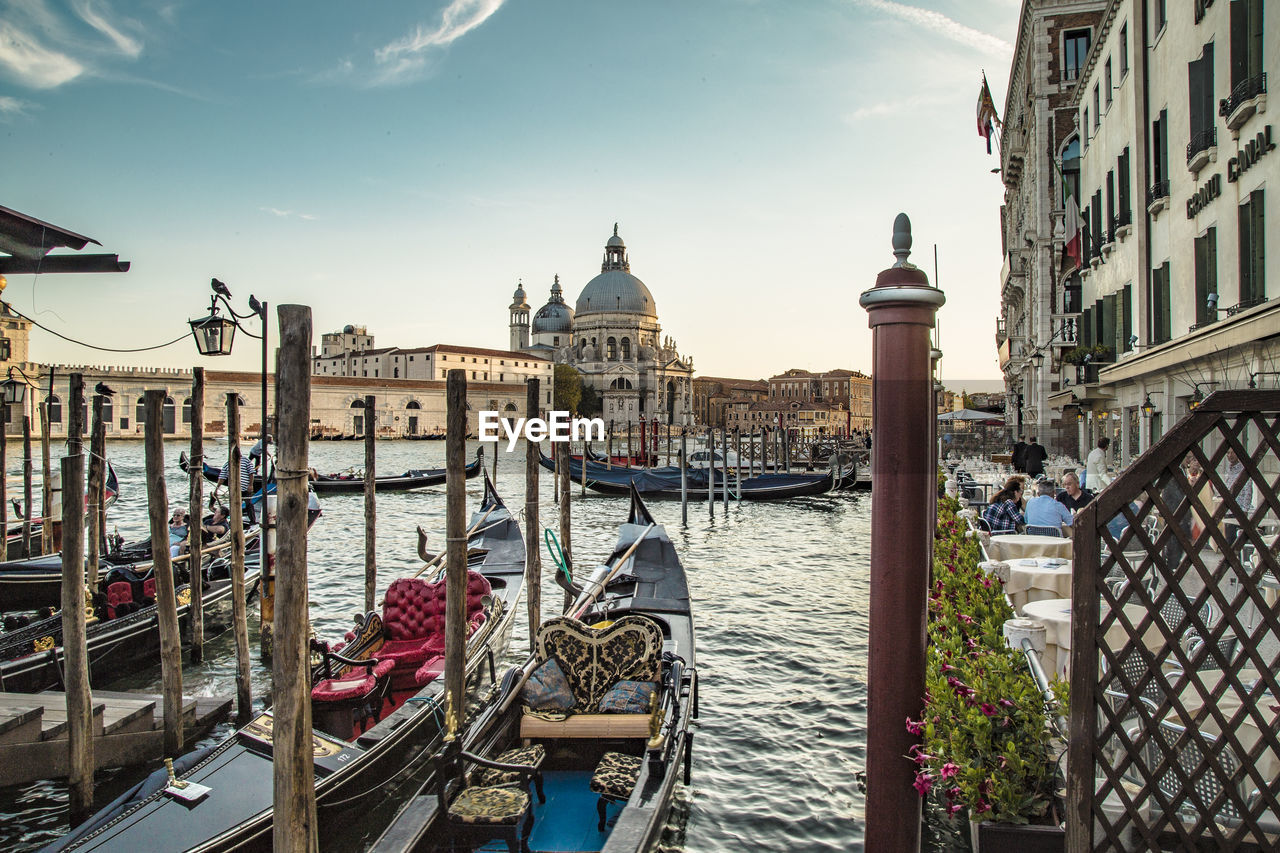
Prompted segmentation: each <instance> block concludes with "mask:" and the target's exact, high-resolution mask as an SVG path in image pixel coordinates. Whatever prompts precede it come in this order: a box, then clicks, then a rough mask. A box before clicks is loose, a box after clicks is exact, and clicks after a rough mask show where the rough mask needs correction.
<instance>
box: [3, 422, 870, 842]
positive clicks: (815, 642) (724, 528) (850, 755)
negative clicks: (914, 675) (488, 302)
mask: <svg viewBox="0 0 1280 853" xmlns="http://www.w3.org/2000/svg"><path fill="white" fill-rule="evenodd" d="M477 447H479V444H478V443H475V442H469V443H468V450H469V453H470V454H471V455H472V456H474V453H475V450H476V448H477ZM501 447H505V444H504V445H502V446H501ZM181 449H182V447H181V444H180V443H179V442H170V443H168V444H167V445H166V459H167V466H166V471H167V472H168V475H169V476H168V487H169V495H170V499H171V502H174V503H179V502H180V503H182V504H183V505H185V504H186V501H187V489H188V486H187V481H186V479H185V476H184V475H183V474H182V473H181V471H180V470H179V469H178V464H177V460H178V452H179V450H181ZM8 450H9V457H8V459H9V475H10V476H9V495H10V497H12V496H14V495H15V494H18V493H20V489H21V460H20V459H15V456H20V454H21V446H20V444H18V443H13V442H11V443H10V444H9V449H8ZM492 451H493V445H486V446H485V452H486V467H488V468H490V469H491V466H492V460H493V456H492ZM107 453H108V457H109V458H110V459H111V461H112V463H113V464H114V466H115V469H116V472H117V474H118V475H119V478H120V485H121V496H120V499H119V501H118V502H117V503H116V505H115V506H114V507H113V508H112V509H111V510H110V511H109V516H108V529H112V528H118V529H119V532H120V533H121V534H122V535H123V536H125V537H126V539H127V540H132V539H135V538H138V537H140V536H145V535H146V525H147V516H146V495H145V491H144V490H145V483H144V478H143V452H142V443H141V442H140V441H115V442H111V443H110V444H109V445H108V448H107ZM499 454H500V456H499V461H498V480H497V485H498V491H499V493H500V494H501V495H502V496H503V498H504V499H505V500H506V502H507V504H508V506H509V507H511V508H512V510H513V511H521V510H522V509H523V507H524V477H525V474H524V470H525V465H524V455H523V451H522V448H517V449H516V450H515V451H514V452H512V453H510V454H508V453H505V452H502V450H501V449H499ZM207 455H208V458H209V460H210V461H211V462H212V463H214V464H218V465H220V464H221V463H222V462H223V461H225V455H226V443H225V441H222V440H215V441H213V442H210V443H209V444H208V445H207ZM310 458H311V464H312V465H313V466H314V467H316V468H317V469H318V470H319V471H321V472H325V473H327V472H335V471H341V470H344V469H347V468H360V467H362V466H363V459H364V449H363V444H362V443H359V442H317V443H314V444H312V445H311V451H310ZM443 465H444V443H443V442H434V441H416V442H408V441H385V442H379V444H378V461H377V469H378V473H379V474H382V475H389V474H398V473H400V472H402V471H405V470H407V469H410V468H434V467H443ZM38 467H39V462H38V461H37V469H38ZM55 470H56V462H55ZM541 474H542V476H541V485H540V490H539V491H540V498H539V499H540V501H541V503H540V507H541V509H540V520H541V522H542V524H543V525H544V526H548V527H551V528H553V529H555V530H558V524H557V514H556V509H555V506H554V505H553V504H552V502H551V501H552V482H551V477H550V472H547V471H545V470H543V471H542V472H541ZM36 476H37V478H38V477H39V471H38V470H37V474H36ZM481 482H482V481H481V480H480V479H479V478H477V479H474V480H470V481H468V483H467V498H468V508H469V511H470V510H471V509H474V507H475V506H476V505H477V504H478V502H479V499H480V495H481ZM207 492H208V488H206V495H207ZM36 494H37V495H38V494H39V491H38V489H37V491H36ZM37 500H38V498H37ZM321 501H322V505H323V509H324V514H323V516H322V517H321V518H320V520H319V521H318V522H317V523H316V525H315V527H314V528H312V531H311V535H310V539H309V547H308V554H309V577H310V601H311V619H312V625H313V627H314V630H315V633H316V636H317V637H319V638H321V639H330V640H332V639H336V638H340V637H341V635H342V634H343V633H344V632H345V631H346V630H347V629H348V628H349V627H350V625H351V624H352V621H353V616H354V615H355V614H356V613H357V612H358V611H359V610H360V609H361V607H362V603H363V597H364V514H363V513H364V503H363V497H362V495H360V494H356V495H348V496H343V495H333V496H324V497H322V499H321ZM377 505H378V542H377V553H378V570H379V576H378V589H379V591H380V592H381V591H382V590H385V589H386V586H387V584H388V583H390V581H391V580H393V579H394V578H395V577H397V576H399V575H401V574H404V573H411V572H412V571H415V570H416V569H417V568H418V567H420V565H421V563H420V561H418V559H417V557H416V543H417V539H416V534H415V529H416V527H417V526H418V525H421V526H422V527H423V528H424V529H425V530H427V531H428V533H429V534H430V540H429V541H430V545H429V547H430V549H431V550H432V551H436V550H439V549H440V547H441V546H442V545H443V542H444V524H445V519H444V509H445V493H444V487H443V486H439V487H434V488H429V489H422V490H418V491H414V492H401V493H383V494H379V495H378V498H377ZM649 508H650V510H651V511H652V513H653V515H654V517H655V518H656V519H657V520H658V521H659V522H660V523H661V524H663V525H665V526H666V528H667V531H668V533H669V535H670V536H671V539H672V540H673V541H674V542H675V544H676V547H677V550H678V552H679V555H680V558H681V560H682V562H683V563H684V565H685V567H686V569H687V571H688V577H689V586H690V592H691V595H692V598H693V607H694V619H695V625H696V631H697V638H696V639H697V648H698V669H699V674H700V683H701V719H700V721H699V722H698V723H697V724H696V727H695V732H696V734H695V738H694V753H693V776H692V778H693V781H692V784H691V785H689V786H687V787H683V786H681V787H680V788H678V801H677V803H676V807H675V809H674V810H673V818H672V821H671V824H670V826H669V827H668V831H667V833H666V835H665V836H664V839H663V842H662V849H663V850H667V851H689V853H695V851H696V852H697V853H741V851H744V850H797V851H828V850H830V851H849V850H860V849H862V814H863V812H862V809H863V798H862V796H861V794H860V793H859V790H858V784H857V777H858V774H859V773H860V771H861V770H862V769H863V767H864V765H865V761H866V759H865V739H866V737H865V735H866V695H867V693H866V675H867V613H868V601H869V598H868V595H869V593H868V577H867V576H868V570H869V565H870V521H871V500H870V494H869V493H868V492H853V493H850V492H845V493H841V494H838V495H832V496H818V497H810V498H801V499H797V500H793V501H787V502H780V503H752V502H749V501H744V502H742V503H741V504H737V503H733V504H732V505H731V506H730V508H729V511H728V513H727V514H726V513H725V511H724V508H723V505H722V504H718V505H717V506H716V510H715V517H714V519H711V518H709V517H708V511H707V505H706V504H705V503H701V504H695V505H691V506H690V507H689V524H688V526H687V527H686V526H682V525H681V523H680V504H679V502H678V501H677V502H670V501H655V502H652V503H651V504H650V505H649ZM626 512H627V501H626V499H625V498H614V497H606V496H602V495H597V494H594V493H591V492H588V493H587V494H586V495H585V496H582V495H581V494H580V488H579V486H577V485H576V484H575V486H574V487H573V553H574V555H575V558H576V560H575V562H577V564H578V565H579V566H582V567H585V566H587V565H590V564H592V562H593V561H597V560H600V559H603V558H604V557H605V556H607V555H608V553H609V552H610V550H611V549H612V547H613V544H614V541H615V537H616V533H617V525H618V524H619V523H620V521H622V520H623V519H624V518H625V515H626ZM543 568H544V573H543V589H544V593H543V603H544V618H546V617H549V616H552V615H555V612H554V608H556V607H557V605H559V604H560V602H561V595H560V594H559V589H558V588H556V587H554V586H553V580H552V563H551V561H550V559H549V558H548V557H547V554H546V550H545V548H544V549H543ZM521 607H522V608H523V607H524V603H523V601H522V603H521ZM256 617H257V607H256V606H254V607H251V610H250V634H251V641H252V642H253V643H254V647H255V648H256V640H257V630H256V628H257V625H256ZM527 649H528V632H527V620H526V619H519V620H517V627H516V634H515V637H514V639H513V641H512V649H511V651H510V652H509V653H508V662H514V661H516V660H517V659H519V658H521V657H522V656H523V655H524V654H525V653H526V652H527ZM233 657H234V646H233V641H232V638H231V636H230V633H229V632H228V633H227V634H225V635H223V636H221V637H218V638H216V639H215V640H213V641H212V642H211V643H210V644H209V645H208V646H207V651H206V663H205V664H203V665H202V666H199V667H191V666H189V665H188V666H187V668H186V670H185V671H184V676H183V685H184V691H185V692H186V693H187V694H188V695H219V696H234V694H235V684H234V677H235V663H234V660H233ZM254 664H255V673H254V677H253V690H254V697H255V707H260V706H261V703H262V697H263V696H264V695H265V694H266V692H267V691H268V690H269V687H270V675H269V669H268V668H266V667H263V666H262V665H261V663H260V662H259V661H258V660H257V657H256V655H255V657H254ZM159 685H160V672H159V667H158V665H157V667H156V668H155V669H154V670H153V671H149V672H146V673H142V674H140V675H138V676H134V677H131V678H129V679H127V680H125V681H123V682H119V683H116V684H112V685H111V686H112V687H114V688H116V689H134V690H139V691H149V692H159V689H160V686H159ZM229 731H230V728H229V726H224V727H222V728H221V729H220V730H219V731H218V732H217V733H216V735H217V736H222V735H225V734H226V733H227V732H229ZM206 742H213V741H212V739H210V740H209V741H206ZM137 778H138V774H137V773H136V772H126V771H118V772H114V773H104V774H100V777H99V789H98V797H99V802H107V801H109V800H110V799H111V798H113V797H114V796H116V794H117V793H118V792H119V791H120V790H123V789H124V788H125V787H127V786H128V785H129V784H132V783H133V782H134V781H136V779H137ZM397 781H398V783H399V784H398V785H392V786H389V787H388V788H386V789H385V790H384V791H383V792H382V793H384V794H385V795H386V796H385V800H384V804H383V806H382V807H381V809H373V810H371V812H370V817H369V818H368V820H367V821H366V823H367V824H368V825H367V826H360V825H357V826H355V827H353V829H352V832H351V835H350V836H349V837H343V838H341V839H337V840H335V839H323V840H322V845H321V846H322V848H323V849H332V850H343V851H346V850H359V849H361V846H362V843H367V842H368V841H370V840H372V838H373V837H376V834H377V832H378V830H379V828H380V827H379V824H383V825H385V823H386V822H387V820H389V817H390V813H391V811H392V809H393V806H394V801H395V800H396V798H397V797H398V796H403V795H406V794H408V793H410V792H411V791H412V789H413V780H412V779H402V780H397ZM66 802H67V800H66V795H65V790H64V787H63V786H62V785H61V784H59V783H36V784H32V785H26V786H22V787H20V788H8V789H0V850H14V851H27V850H33V849H36V848H38V847H40V846H41V845H42V844H45V843H47V842H49V841H51V840H53V839H55V838H57V837H58V836H59V835H61V834H62V833H64V832H65V831H66V830H67V824H66V821H67V813H66Z"/></svg>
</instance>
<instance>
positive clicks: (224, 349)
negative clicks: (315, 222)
mask: <svg viewBox="0 0 1280 853" xmlns="http://www.w3.org/2000/svg"><path fill="white" fill-rule="evenodd" d="M209 286H210V288H212V290H213V295H212V296H210V297H209V314H208V316H207V317H202V318H200V319H199V320H190V321H188V322H189V323H190V325H191V336H192V337H193V338H195V341H196V349H197V350H199V351H200V354H201V355H231V345H232V343H233V342H234V341H235V334H236V329H239V330H240V331H242V332H244V333H245V334H246V335H248V336H249V337H251V338H257V339H259V340H261V341H262V380H261V383H262V386H261V392H262V419H261V423H260V428H259V430H258V440H259V442H260V446H261V447H262V473H261V475H260V477H259V483H260V484H261V486H260V487H261V489H262V508H261V510H260V511H259V513H258V516H259V517H258V524H259V526H260V528H261V531H262V532H261V535H259V536H258V570H259V572H261V574H262V591H261V592H260V593H259V595H261V596H262V598H261V600H262V602H263V609H264V611H267V612H269V610H270V605H269V604H268V602H270V601H271V590H270V588H269V586H268V566H267V532H266V528H267V464H268V458H269V457H268V455H267V438H268V434H267V334H268V331H269V328H270V326H269V324H268V322H267V303H266V302H259V301H258V300H257V298H256V297H254V295H253V294H252V293H251V294H249V313H248V314H239V313H237V312H236V311H235V309H233V308H232V307H231V303H230V301H229V300H230V298H231V290H230V289H229V288H228V287H227V286H226V285H225V284H223V283H222V282H220V281H218V280H217V279H216V278H214V279H210V281H209ZM220 305H221V308H220V307H219V306H220ZM223 309H225V310H226V312H227V314H228V315H230V316H222V315H221V314H220V313H219V312H220V311H221V310H223ZM250 317H258V318H260V319H261V320H262V334H261V335H255V334H253V333H252V332H250V331H249V330H248V329H246V328H245V327H244V326H243V325H241V322H240V321H241V320H247V319H249V318H250ZM242 488H243V487H242ZM240 497H241V496H237V498H240Z"/></svg>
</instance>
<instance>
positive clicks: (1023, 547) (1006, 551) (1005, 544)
mask: <svg viewBox="0 0 1280 853" xmlns="http://www.w3.org/2000/svg"><path fill="white" fill-rule="evenodd" d="M987 556H988V557H990V558H991V559H992V560H1002V561H1004V562H1006V563H1012V562H1013V561H1015V560H1020V559H1023V558H1026V557H1060V558H1061V559H1063V560H1070V559H1071V540H1070V539H1065V538H1061V537H1057V536H1033V535H1029V534H1026V533H1002V534H1000V535H999V536H992V537H991V541H990V543H988V544H987Z"/></svg>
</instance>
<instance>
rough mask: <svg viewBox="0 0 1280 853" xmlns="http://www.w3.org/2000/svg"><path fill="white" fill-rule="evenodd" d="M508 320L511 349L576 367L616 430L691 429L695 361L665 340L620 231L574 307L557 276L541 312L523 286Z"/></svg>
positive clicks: (653, 303)
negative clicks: (643, 424)
mask: <svg viewBox="0 0 1280 853" xmlns="http://www.w3.org/2000/svg"><path fill="white" fill-rule="evenodd" d="M508 314H509V328H510V341H511V345H512V349H517V350H522V351H525V352H530V353H538V354H545V355H546V356H547V357H550V358H551V359H552V360H554V362H555V363H557V364H568V365H570V366H572V367H573V368H574V369H576V370H577V371H578V373H579V374H580V375H581V376H582V381H583V383H584V384H586V385H587V386H589V387H591V388H593V389H594V390H595V391H596V392H597V393H599V394H600V396H601V399H602V401H603V418H604V420H605V422H606V423H607V424H608V423H612V424H613V428H614V429H621V428H623V427H622V426H621V425H623V424H627V423H634V422H638V421H640V420H645V421H652V420H653V419H655V418H656V419H657V420H658V422H659V423H663V424H676V425H681V424H691V423H693V417H694V413H693V385H692V380H693V359H692V358H688V357H686V356H682V355H681V354H680V351H679V349H678V348H677V346H676V342H675V341H674V340H673V339H672V338H671V337H670V336H664V335H663V334H662V326H661V325H660V324H659V323H658V309H657V305H656V304H655V302H654V299H653V295H652V294H651V293H650V292H649V288H648V287H647V286H646V285H645V283H644V282H643V281H641V280H640V279H639V278H638V277H636V276H635V275H632V273H631V262H630V259H629V258H628V256H627V247H626V244H625V243H624V242H623V240H622V238H621V237H619V236H618V227H617V225H615V226H614V228H613V236H611V237H610V238H609V239H608V241H607V242H606V243H605V247H604V259H603V261H602V263H601V265H600V274H599V275H597V276H596V277H595V278H593V279H591V281H589V282H587V284H586V286H585V287H584V288H583V289H582V292H581V293H580V294H579V295H578V299H577V301H576V303H575V304H574V307H573V308H572V309H570V308H569V306H568V304H567V303H566V302H565V301H564V298H563V294H562V293H561V289H560V279H559V277H558V276H557V277H556V279H555V283H554V284H553V285H552V288H551V296H550V299H549V300H548V302H547V304H545V305H543V306H542V307H541V308H540V309H539V310H538V311H537V312H533V311H532V310H531V308H530V306H529V303H528V300H527V295H526V294H525V291H524V288H523V286H520V287H517V288H516V291H515V293H514V294H513V297H512V302H511V305H510V307H509V308H508ZM531 317H532V320H531V319H530V318H531Z"/></svg>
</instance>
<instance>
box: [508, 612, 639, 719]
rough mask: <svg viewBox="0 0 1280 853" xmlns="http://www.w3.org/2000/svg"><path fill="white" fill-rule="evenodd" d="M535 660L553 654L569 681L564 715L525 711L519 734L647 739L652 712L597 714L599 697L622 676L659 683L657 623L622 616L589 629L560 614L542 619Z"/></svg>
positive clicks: (609, 690)
mask: <svg viewBox="0 0 1280 853" xmlns="http://www.w3.org/2000/svg"><path fill="white" fill-rule="evenodd" d="M535 649H536V656H537V660H538V664H539V665H541V664H542V663H545V662H546V661H547V660H549V659H554V660H555V661H556V663H557V664H558V665H559V667H560V670H561V671H562V672H563V673H564V676H565V679H566V680H567V681H568V682H569V688H570V690H571V691H572V693H573V699H574V702H573V708H572V709H571V710H570V711H569V713H568V715H567V716H565V715H563V714H555V715H547V714H542V713H539V712H538V711H537V710H526V711H525V713H524V714H523V715H522V716H521V719H520V737H522V738H524V739H526V740H528V739H532V738H648V737H649V736H650V722H651V718H652V713H650V712H648V711H645V712H642V713H601V700H603V699H604V698H605V697H606V696H608V695H609V694H610V692H611V691H612V690H613V689H614V688H615V687H616V686H618V684H619V682H623V681H640V682H653V683H654V684H655V685H656V684H657V683H660V681H661V677H662V628H661V627H659V626H658V623H657V622H655V621H654V620H652V619H650V618H648V617H646V616H638V615H627V616H623V617H621V618H619V619H617V620H616V621H614V622H612V623H610V624H609V625H607V626H606V627H602V628H592V627H589V626H587V625H584V624H583V623H582V622H580V621H578V620H577V619H573V618H570V617H566V616H561V617H556V618H554V619H549V620H547V621H546V622H544V623H543V624H542V625H541V626H540V627H539V628H538V633H537V637H536V642H535Z"/></svg>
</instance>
